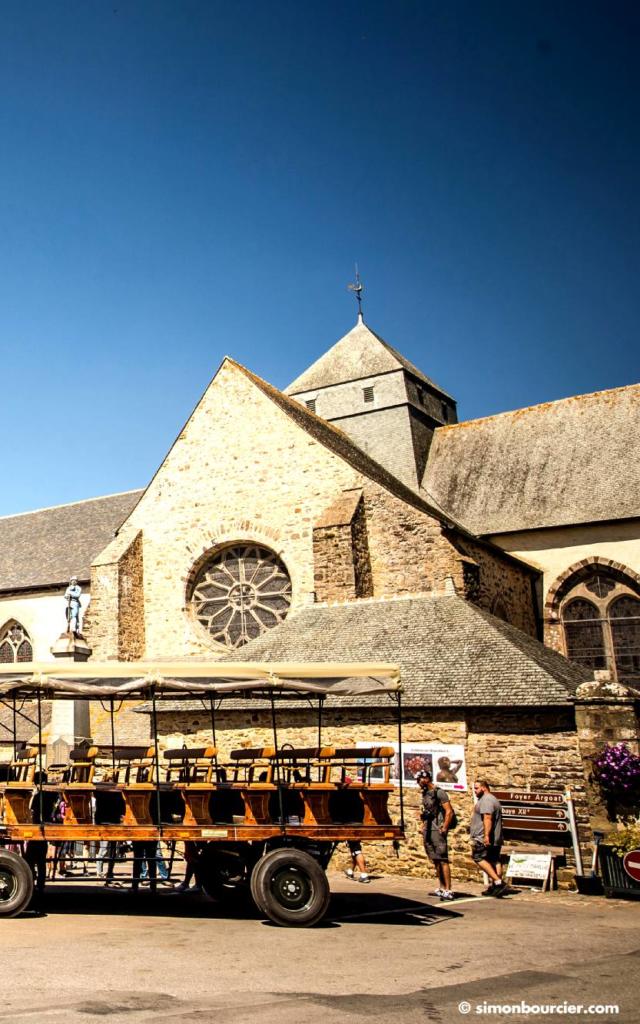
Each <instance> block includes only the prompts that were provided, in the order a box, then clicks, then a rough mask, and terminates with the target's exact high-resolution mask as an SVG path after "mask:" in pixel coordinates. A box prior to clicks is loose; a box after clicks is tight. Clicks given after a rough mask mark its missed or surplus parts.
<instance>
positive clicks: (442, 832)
mask: <svg viewBox="0 0 640 1024" xmlns="http://www.w3.org/2000/svg"><path fill="white" fill-rule="evenodd" d="M416 782H417V783H418V786H419V787H420V789H421V790H422V807H421V810H420V819H421V820H422V822H423V823H424V824H423V833H422V835H423V840H424V849H425V853H426V854H427V857H428V858H429V860H430V861H431V863H432V864H433V866H434V868H435V869H436V874H437V876H438V883H439V884H438V888H437V889H436V891H435V892H434V896H439V897H440V899H441V900H452V899H453V893H452V891H451V868H450V866H449V849H448V846H447V833H448V831H449V829H450V828H451V825H452V822H453V817H454V815H453V807H452V806H451V801H450V800H449V797H448V795H447V793H446V792H445V790H444V789H439V788H438V787H437V786H434V784H433V776H432V775H431V772H429V771H426V770H423V771H419V772H418V773H417V775H416Z"/></svg>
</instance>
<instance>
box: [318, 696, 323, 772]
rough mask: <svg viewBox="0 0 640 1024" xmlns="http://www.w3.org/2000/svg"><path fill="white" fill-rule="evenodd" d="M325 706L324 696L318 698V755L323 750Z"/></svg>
mask: <svg viewBox="0 0 640 1024" xmlns="http://www.w3.org/2000/svg"><path fill="white" fill-rule="evenodd" d="M323 707H324V697H319V698H318V757H319V756H320V751H321V750H322V709H323Z"/></svg>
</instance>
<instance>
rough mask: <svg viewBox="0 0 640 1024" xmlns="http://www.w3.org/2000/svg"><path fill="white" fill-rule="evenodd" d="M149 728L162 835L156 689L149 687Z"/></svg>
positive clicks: (159, 826)
mask: <svg viewBox="0 0 640 1024" xmlns="http://www.w3.org/2000/svg"><path fill="white" fill-rule="evenodd" d="M151 726H152V729H153V762H154V764H153V776H154V779H155V785H156V813H157V815H158V828H159V830H160V835H162V819H161V816H160V758H159V756H158V715H157V710H156V688H155V686H152V687H151Z"/></svg>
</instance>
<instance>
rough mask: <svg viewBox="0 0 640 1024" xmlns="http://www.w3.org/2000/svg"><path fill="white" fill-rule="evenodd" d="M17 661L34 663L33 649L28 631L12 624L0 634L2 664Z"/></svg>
mask: <svg viewBox="0 0 640 1024" xmlns="http://www.w3.org/2000/svg"><path fill="white" fill-rule="evenodd" d="M15 661H33V647H32V646H31V640H30V639H29V634H28V633H27V631H26V629H25V628H24V627H23V626H21V625H20V623H19V622H12V623H10V624H9V625H8V626H5V628H4V629H3V630H2V633H1V634H0V664H2V665H6V664H10V663H11V662H15Z"/></svg>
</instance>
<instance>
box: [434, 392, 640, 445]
mask: <svg viewBox="0 0 640 1024" xmlns="http://www.w3.org/2000/svg"><path fill="white" fill-rule="evenodd" d="M633 388H640V381H638V382H637V383H634V384H620V385H618V387H615V388H602V389H600V390H599V391H585V392H584V393H583V394H580V395H565V397H564V398H551V399H550V400H549V401H548V402H534V403H533V405H523V406H522V407H520V408H518V409H504V410H503V411H502V412H492V413H490V415H489V416H476V417H474V418H473V419H470V420H460V421H459V422H458V423H447V424H443V426H441V427H437V428H436V430H437V431H438V433H443V432H444V431H445V430H446V431H453V430H456V429H457V428H458V427H466V426H471V425H472V424H474V423H486V422H487V421H488V420H497V419H499V418H500V417H501V416H516V415H518V413H523V412H529V411H531V410H533V409H543V408H546V407H548V406H551V405H560V404H561V403H562V402H576V401H579V400H580V399H582V398H596V396H599V395H611V394H613V393H614V392H616V391H630V390H632V389H633Z"/></svg>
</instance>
